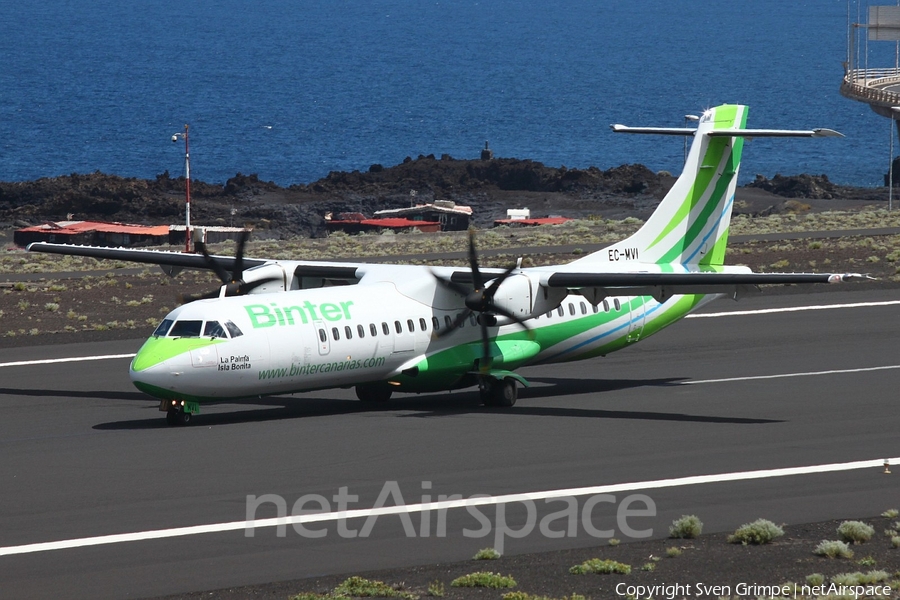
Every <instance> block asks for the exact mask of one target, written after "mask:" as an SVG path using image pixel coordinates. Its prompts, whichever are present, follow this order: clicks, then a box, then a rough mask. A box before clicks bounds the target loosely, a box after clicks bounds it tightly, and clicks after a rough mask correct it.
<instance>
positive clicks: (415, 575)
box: [168, 517, 900, 600]
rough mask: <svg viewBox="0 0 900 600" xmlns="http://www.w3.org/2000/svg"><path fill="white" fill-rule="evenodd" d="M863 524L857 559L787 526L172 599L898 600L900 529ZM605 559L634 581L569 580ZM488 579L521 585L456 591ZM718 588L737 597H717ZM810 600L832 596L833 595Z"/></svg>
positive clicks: (823, 531) (826, 534) (830, 531)
mask: <svg viewBox="0 0 900 600" xmlns="http://www.w3.org/2000/svg"><path fill="white" fill-rule="evenodd" d="M862 520H863V521H864V522H865V523H867V524H869V525H870V526H872V527H873V528H874V530H875V535H874V537H873V538H872V539H871V540H870V541H868V542H865V543H863V544H858V545H850V549H851V550H852V552H853V557H852V558H833V559H832V558H826V557H823V556H817V555H816V554H814V553H813V550H814V549H815V548H816V546H817V545H818V544H819V543H820V542H821V541H822V540H838V539H839V538H838V536H837V527H838V526H839V525H840V523H841V521H826V522H824V523H812V524H805V525H795V526H790V527H787V526H786V527H784V528H783V530H784V535H783V536H782V537H780V538H778V539H776V540H775V541H774V542H772V543H770V544H766V545H761V546H754V545H741V544H730V543H728V542H727V537H728V534H712V535H701V536H700V537H698V538H696V539H678V540H675V539H668V540H654V541H646V542H630V543H624V542H623V543H621V544H619V545H618V546H610V545H608V544H605V545H602V546H596V547H593V548H580V549H575V550H560V551H556V552H542V553H537V554H520V555H515V556H502V557H500V558H499V559H497V560H464V561H460V562H456V563H443V564H434V565H427V566H420V567H409V568H402V569H391V570H384V571H375V572H370V573H350V574H343V575H340V576H331V577H318V578H311V579H298V580H295V581H284V582H278V583H272V584H269V585H264V586H250V587H241V588H232V589H222V590H215V591H211V592H203V593H193V594H182V595H179V596H169V597H168V598H185V599H200V598H214V599H216V600H232V599H235V600H236V599H243V598H254V599H269V598H271V599H275V598H277V599H280V600H284V599H286V598H291V597H293V596H295V595H297V594H301V593H303V594H310V593H314V594H328V593H330V592H332V591H333V590H334V588H335V587H336V586H338V585H339V584H340V583H341V582H343V581H344V580H345V579H347V577H350V576H352V575H358V576H361V577H364V578H366V579H369V580H376V581H382V582H384V583H386V584H388V585H390V586H392V587H395V588H396V589H399V590H403V591H407V592H410V593H412V594H414V595H415V596H420V597H427V596H431V595H434V592H435V591H436V590H442V593H443V597H445V598H448V599H451V600H500V599H501V597H502V595H503V594H504V593H507V592H510V591H516V592H524V593H528V594H533V595H536V596H545V597H549V598H563V597H566V596H568V597H571V596H572V595H573V594H579V595H581V596H584V597H586V598H593V599H599V598H626V597H628V594H627V592H628V591H629V590H628V589H627V586H655V585H669V586H674V585H679V584H680V585H681V587H680V588H679V589H677V590H675V589H672V590H671V591H673V592H677V593H674V594H672V595H671V597H672V598H693V597H702V598H728V597H732V598H737V597H743V598H757V597H762V596H768V594H765V593H759V592H760V589H759V588H757V589H756V592H757V593H753V591H754V590H751V589H749V588H748V587H747V586H783V585H785V584H788V585H789V586H790V588H789V589H790V590H791V593H790V594H786V596H789V597H794V592H793V584H796V585H797V586H803V585H806V584H807V577H808V576H810V575H814V574H817V573H818V574H820V575H822V576H823V580H824V584H825V585H826V586H827V585H830V584H831V583H832V582H833V578H834V577H835V576H836V575H839V574H841V573H855V572H860V573H865V574H869V573H871V572H873V571H884V572H885V575H886V576H887V578H886V580H885V582H886V583H887V584H888V585H892V586H893V590H892V591H891V592H890V594H889V595H887V596H881V597H890V598H897V597H898V592H897V589H898V588H900V549H897V548H892V547H891V538H889V537H887V536H886V535H885V534H884V530H886V529H888V528H889V527H891V526H892V524H894V523H895V522H896V521H897V519H896V518H893V519H891V518H886V517H873V518H867V519H862ZM898 527H900V524H898ZM669 548H677V549H678V550H680V551H681V553H680V555H679V556H676V557H672V556H669V554H668V552H667V551H668V549H669ZM595 558H599V559H601V560H613V561H616V562H619V563H622V564H624V565H628V566H630V567H631V572H630V573H629V574H627V575H623V574H587V575H575V574H572V573H570V572H569V569H570V568H571V567H573V566H575V565H579V564H581V563H583V562H585V561H587V560H591V559H595ZM479 571H490V572H493V573H498V574H500V575H506V576H512V578H513V579H514V580H515V582H516V585H515V587H512V588H509V589H487V588H467V587H454V586H452V585H451V582H452V581H453V580H454V579H456V578H457V577H461V576H463V575H467V574H470V573H474V572H479ZM874 577H875V578H877V577H878V576H877V575H876V576H874ZM698 584H702V585H704V586H708V588H709V589H707V588H700V587H698ZM712 586H727V587H726V588H724V589H718V590H713V589H711V587H712ZM741 586H745V587H743V588H742V587H741ZM617 588H618V592H617ZM429 589H431V593H430V592H429ZM634 591H636V590H634ZM820 591H823V590H820ZM622 592H626V593H622ZM803 595H804V594H803V590H801V589H800V588H799V587H798V593H797V597H800V596H803ZM806 595H807V596H811V597H816V596H825V594H814V595H810V594H806ZM651 596H652V597H653V598H666V597H667V596H666V594H664V593H659V592H657V593H650V594H648V593H646V592H645V593H644V594H640V595H638V594H632V597H639V598H641V599H644V598H647V597H651ZM830 597H835V598H836V597H843V596H837V595H835V596H830ZM517 600H518V599H517Z"/></svg>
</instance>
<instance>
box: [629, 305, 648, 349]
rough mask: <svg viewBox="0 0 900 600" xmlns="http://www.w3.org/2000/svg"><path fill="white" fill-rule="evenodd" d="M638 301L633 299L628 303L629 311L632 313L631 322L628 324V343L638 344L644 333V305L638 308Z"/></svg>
mask: <svg viewBox="0 0 900 600" xmlns="http://www.w3.org/2000/svg"><path fill="white" fill-rule="evenodd" d="M635 304H637V299H636V298H632V299H631V300H630V301H628V306H629V311H630V312H631V321H630V322H629V323H628V337H627V338H626V340H627V341H628V342H636V341H638V340H639V339H641V335H643V333H644V303H640V304H638V305H637V306H635Z"/></svg>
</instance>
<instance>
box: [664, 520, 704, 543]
mask: <svg viewBox="0 0 900 600" xmlns="http://www.w3.org/2000/svg"><path fill="white" fill-rule="evenodd" d="M702 532H703V521H701V520H700V519H699V518H698V517H697V516H696V515H682V516H681V518H679V519H675V520H674V521H672V525H671V526H669V537H670V538H677V539H693V538H695V537H697V536H699V535H700V534H701V533H702Z"/></svg>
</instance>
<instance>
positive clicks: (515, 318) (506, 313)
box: [491, 306, 531, 333]
mask: <svg viewBox="0 0 900 600" xmlns="http://www.w3.org/2000/svg"><path fill="white" fill-rule="evenodd" d="M491 312H492V313H496V314H498V315H500V316H501V317H506V318H507V319H509V320H510V321H512V322H514V323H515V324H516V325H519V326H520V327H522V328H523V329H524V330H525V331H527V332H529V333H531V327H529V326H528V324H527V323H526V322H525V321H523V320H522V319H520V318H519V317H518V316H517V315H514V314H513V313H511V312H509V311H508V310H506V309H505V308H503V307H502V306H492V307H491Z"/></svg>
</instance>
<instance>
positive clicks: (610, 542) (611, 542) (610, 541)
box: [609, 538, 622, 546]
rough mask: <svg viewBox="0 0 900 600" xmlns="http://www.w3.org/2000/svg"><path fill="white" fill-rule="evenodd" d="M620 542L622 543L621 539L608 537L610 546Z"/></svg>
mask: <svg viewBox="0 0 900 600" xmlns="http://www.w3.org/2000/svg"><path fill="white" fill-rule="evenodd" d="M621 543H622V540H617V539H616V538H609V545H610V546H618V545H619V544H621Z"/></svg>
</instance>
